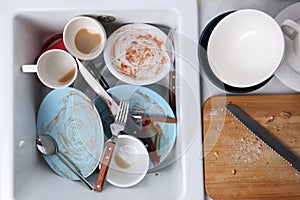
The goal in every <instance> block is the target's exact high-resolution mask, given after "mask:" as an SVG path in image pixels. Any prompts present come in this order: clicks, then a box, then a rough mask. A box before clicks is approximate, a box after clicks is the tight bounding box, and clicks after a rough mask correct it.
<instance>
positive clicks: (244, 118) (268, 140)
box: [225, 104, 300, 172]
mask: <svg viewBox="0 0 300 200" xmlns="http://www.w3.org/2000/svg"><path fill="white" fill-rule="evenodd" d="M225 108H226V110H227V111H229V112H230V113H231V114H232V115H233V116H234V117H235V118H236V119H237V120H239V121H240V122H241V123H242V124H243V125H244V126H245V127H247V128H248V129H249V130H250V131H251V132H252V133H253V134H254V135H256V136H257V137H258V138H259V139H261V140H262V142H264V143H265V144H266V145H268V146H269V147H270V148H271V149H272V150H274V151H275V152H276V153H277V154H278V155H279V156H281V157H282V158H283V159H284V160H286V161H287V162H288V163H289V164H290V165H291V166H292V167H294V168H295V169H296V170H297V171H298V172H300V158H299V157H298V156H297V155H296V154H295V153H293V152H292V151H291V150H289V149H288V148H287V147H286V146H284V145H283V144H282V143H281V142H280V141H279V140H278V139H276V138H275V137H274V136H273V135H272V134H271V133H270V132H269V131H268V130H267V129H265V128H264V127H263V126H261V125H260V124H259V123H257V122H256V121H255V120H254V119H252V118H251V117H250V116H249V115H248V114H247V113H245V112H244V111H243V110H241V109H240V108H239V107H238V106H236V105H234V104H228V105H226V106H225Z"/></svg>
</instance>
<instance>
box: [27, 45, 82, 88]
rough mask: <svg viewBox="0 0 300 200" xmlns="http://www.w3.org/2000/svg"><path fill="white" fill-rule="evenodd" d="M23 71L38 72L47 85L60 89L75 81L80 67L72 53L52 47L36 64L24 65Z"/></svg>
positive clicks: (40, 78)
mask: <svg viewBox="0 0 300 200" xmlns="http://www.w3.org/2000/svg"><path fill="white" fill-rule="evenodd" d="M22 72H29V73H37V76H38V78H39V80H40V81H41V82H42V83H43V84H44V85H45V86H47V87H49V88H53V89H59V88H64V87H68V86H70V85H71V84H72V83H73V82H74V81H75V79H76V77H77V73H78V69H77V62H76V60H75V59H74V57H73V56H72V55H71V54H69V53H68V52H66V51H63V50H61V49H52V50H48V51H46V52H44V53H43V54H42V55H41V56H40V57H39V59H38V61H37V64H36V65H22Z"/></svg>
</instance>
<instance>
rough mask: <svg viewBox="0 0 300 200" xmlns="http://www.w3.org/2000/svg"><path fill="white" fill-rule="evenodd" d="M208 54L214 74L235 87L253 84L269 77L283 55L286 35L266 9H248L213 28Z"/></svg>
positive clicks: (232, 14)
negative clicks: (264, 10) (262, 10)
mask: <svg viewBox="0 0 300 200" xmlns="http://www.w3.org/2000/svg"><path fill="white" fill-rule="evenodd" d="M207 55H208V61H209V65H210V67H211V69H212V71H213V73H214V74H215V75H216V76H217V77H218V78H219V79H220V80H221V81H222V82H223V83H226V84H228V85H230V86H233V87H240V88H245V87H251V86H254V85H257V84H259V83H262V82H263V81H265V80H267V79H268V78H270V77H271V76H272V75H273V74H274V72H275V71H276V69H277V67H278V66H279V65H280V63H281V61H282V59H283V55H284V36H283V33H282V31H281V29H280V27H279V25H278V24H277V23H276V21H275V20H274V19H273V18H272V17H270V16H269V15H267V14H266V13H264V12H261V11H258V10H252V9H245V10H239V11H236V12H233V13H231V14H229V15H227V16H226V17H225V18H223V19H222V20H221V21H220V22H219V23H218V24H217V26H216V27H215V28H214V30H213V31H212V34H211V36H210V38H209V41H208V47H207Z"/></svg>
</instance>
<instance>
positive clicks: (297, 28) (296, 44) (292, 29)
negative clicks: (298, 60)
mask: <svg viewBox="0 0 300 200" xmlns="http://www.w3.org/2000/svg"><path fill="white" fill-rule="evenodd" d="M281 29H282V31H283V33H284V34H285V35H286V36H287V37H288V38H289V39H290V40H291V41H292V42H293V48H294V52H295V53H296V55H297V56H299V57H300V38H299V37H300V25H299V24H298V23H297V22H294V21H292V20H290V19H286V20H285V21H284V22H283V23H282V24H281Z"/></svg>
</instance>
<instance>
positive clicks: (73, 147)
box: [37, 88, 104, 180]
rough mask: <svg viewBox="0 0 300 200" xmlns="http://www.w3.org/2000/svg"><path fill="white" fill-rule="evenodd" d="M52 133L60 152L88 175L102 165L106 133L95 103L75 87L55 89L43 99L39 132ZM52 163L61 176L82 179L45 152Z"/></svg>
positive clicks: (50, 164)
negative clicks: (100, 163)
mask: <svg viewBox="0 0 300 200" xmlns="http://www.w3.org/2000/svg"><path fill="white" fill-rule="evenodd" d="M44 134H46V135H50V136H52V137H53V138H54V139H55V141H56V142H57V145H58V151H59V152H60V153H62V154H63V155H64V156H65V157H66V158H67V159H68V160H69V161H70V162H71V163H73V164H74V166H76V168H77V170H78V171H79V173H81V174H82V176H84V177H88V176H89V175H90V174H91V173H92V172H93V171H94V170H95V169H96V168H97V167H98V165H99V162H100V158H101V154H102V150H103V144H104V138H103V137H104V134H103V128H102V122H101V119H100V116H99V114H98V112H97V110H96V108H95V106H94V104H93V102H92V101H91V100H90V99H89V98H88V97H87V96H85V95H84V94H83V93H82V92H80V91H79V90H77V89H74V88H64V89H57V90H53V91H51V92H50V93H49V94H48V95H47V96H46V97H45V98H44V99H43V101H42V103H41V105H40V108H39V111H38V116H37V135H38V136H39V135H44ZM44 158H45V160H46V162H47V163H48V165H49V166H50V167H51V168H52V170H53V171H55V172H56V173H57V174H59V175H60V176H63V177H65V178H68V179H70V180H79V178H78V177H77V176H76V175H75V174H74V173H73V172H72V171H70V170H69V169H68V168H67V167H66V166H65V165H64V164H63V163H62V162H61V161H60V160H59V159H58V158H57V156H55V155H49V156H46V155H44Z"/></svg>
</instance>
